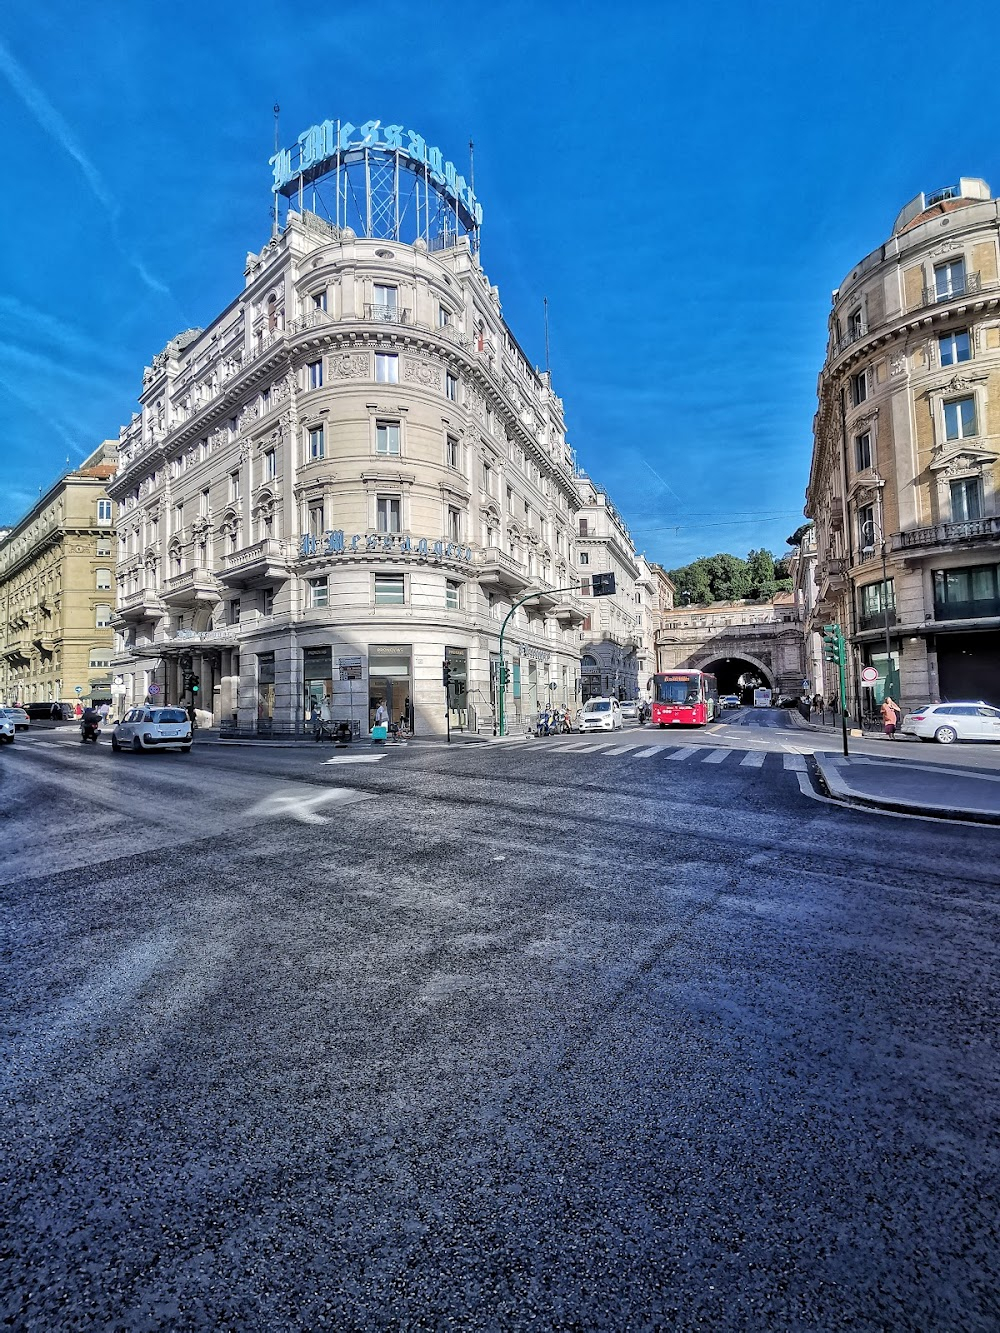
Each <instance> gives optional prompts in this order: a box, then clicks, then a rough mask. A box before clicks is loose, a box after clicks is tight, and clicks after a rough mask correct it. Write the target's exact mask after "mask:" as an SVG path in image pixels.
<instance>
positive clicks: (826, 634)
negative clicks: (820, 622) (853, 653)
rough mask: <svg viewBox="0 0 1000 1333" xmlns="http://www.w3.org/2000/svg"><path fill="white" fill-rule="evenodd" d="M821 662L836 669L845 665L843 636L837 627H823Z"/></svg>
mask: <svg viewBox="0 0 1000 1333" xmlns="http://www.w3.org/2000/svg"><path fill="white" fill-rule="evenodd" d="M823 660H824V661H826V662H832V663H833V664H834V666H838V667H842V666H844V665H845V654H844V635H843V632H842V631H841V628H840V626H839V625H824V626H823Z"/></svg>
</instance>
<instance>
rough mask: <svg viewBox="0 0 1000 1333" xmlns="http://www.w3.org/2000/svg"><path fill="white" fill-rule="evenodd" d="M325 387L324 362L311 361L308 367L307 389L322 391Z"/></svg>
mask: <svg viewBox="0 0 1000 1333" xmlns="http://www.w3.org/2000/svg"><path fill="white" fill-rule="evenodd" d="M322 387H323V362H322V361H310V362H309V364H308V365H307V366H306V388H307V389H322Z"/></svg>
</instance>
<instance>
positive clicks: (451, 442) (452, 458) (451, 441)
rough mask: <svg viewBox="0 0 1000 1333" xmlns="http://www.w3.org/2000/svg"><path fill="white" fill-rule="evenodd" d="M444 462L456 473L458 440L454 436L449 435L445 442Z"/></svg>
mask: <svg viewBox="0 0 1000 1333" xmlns="http://www.w3.org/2000/svg"><path fill="white" fill-rule="evenodd" d="M444 449H445V461H446V462H447V464H448V466H449V467H453V468H454V469H455V470H456V472H457V471H458V440H457V439H456V438H455V436H454V435H449V436H448V437H447V439H446V440H445V446H444Z"/></svg>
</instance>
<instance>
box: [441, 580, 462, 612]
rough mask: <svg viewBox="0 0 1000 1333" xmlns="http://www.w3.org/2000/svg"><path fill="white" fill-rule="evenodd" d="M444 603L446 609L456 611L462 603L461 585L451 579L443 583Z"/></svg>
mask: <svg viewBox="0 0 1000 1333" xmlns="http://www.w3.org/2000/svg"><path fill="white" fill-rule="evenodd" d="M444 605H445V610H446V611H458V610H460V609H461V605H462V585H461V584H460V583H453V582H452V581H451V579H448V581H447V582H446V583H445V585H444Z"/></svg>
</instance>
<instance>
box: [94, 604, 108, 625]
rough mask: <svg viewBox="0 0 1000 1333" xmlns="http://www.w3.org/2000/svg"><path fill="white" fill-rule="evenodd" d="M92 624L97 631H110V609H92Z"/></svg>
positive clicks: (97, 607) (103, 606) (101, 607)
mask: <svg viewBox="0 0 1000 1333" xmlns="http://www.w3.org/2000/svg"><path fill="white" fill-rule="evenodd" d="M94 624H95V625H96V626H97V628H98V629H110V627H111V607H110V606H105V605H103V604H102V605H100V606H95V607H94Z"/></svg>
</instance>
